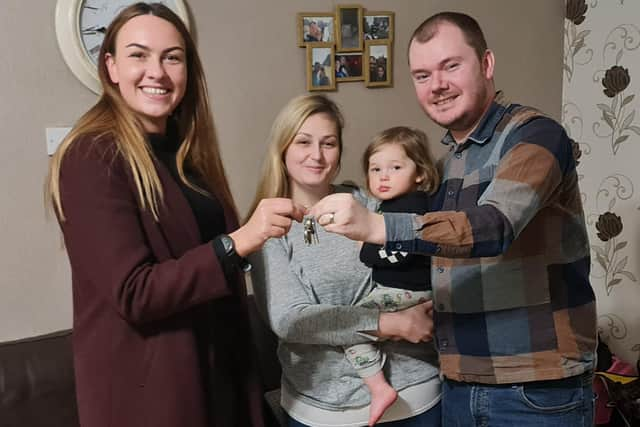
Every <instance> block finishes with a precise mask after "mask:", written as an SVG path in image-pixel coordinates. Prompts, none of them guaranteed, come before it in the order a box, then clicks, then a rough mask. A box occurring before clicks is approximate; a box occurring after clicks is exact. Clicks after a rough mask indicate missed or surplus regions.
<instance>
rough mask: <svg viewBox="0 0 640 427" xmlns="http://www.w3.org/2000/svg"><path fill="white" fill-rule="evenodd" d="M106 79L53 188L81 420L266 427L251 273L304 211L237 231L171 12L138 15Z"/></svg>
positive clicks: (59, 158) (60, 153) (182, 31)
mask: <svg viewBox="0 0 640 427" xmlns="http://www.w3.org/2000/svg"><path fill="white" fill-rule="evenodd" d="M98 74H99V77H100V81H101V83H102V88H103V93H102V95H101V96H100V99H99V100H98V102H97V103H96V104H95V105H94V106H93V107H92V108H91V109H89V111H88V112H87V113H85V114H84V115H83V116H82V117H81V118H80V119H79V120H78V122H77V124H76V125H75V127H74V128H73V129H72V131H71V132H70V134H69V135H68V137H67V138H66V139H65V141H63V143H62V144H61V146H60V147H59V148H58V150H57V152H56V153H55V155H54V156H53V158H52V160H51V165H50V171H49V178H48V182H47V189H46V195H47V198H48V200H49V202H50V204H51V206H52V207H53V209H54V211H55V214H56V216H57V218H58V220H59V223H60V227H61V230H62V233H63V236H64V241H65V246H66V249H67V252H68V256H69V261H70V265H71V273H72V290H73V328H74V333H73V351H74V366H75V374H76V389H77V400H78V410H79V416H80V423H81V424H82V425H83V426H89V427H101V426H104V427H107V426H119V427H127V426H131V427H133V426H136V427H137V426H143V425H145V426H154V427H163V426H165V427H178V426H187V425H188V426H190V427H206V426H234V427H235V426H247V427H248V426H261V425H262V424H263V421H262V414H261V396H260V393H259V389H258V386H257V384H258V383H257V381H256V380H255V376H254V375H253V371H252V370H251V369H250V367H251V366H252V361H251V358H250V354H251V351H249V345H248V336H249V334H248V320H247V313H246V308H245V305H244V293H245V291H244V282H243V276H242V274H241V273H242V270H243V269H244V270H246V269H247V268H248V267H249V265H248V263H247V261H246V259H245V257H246V256H247V255H248V254H250V253H251V252H253V251H255V250H257V249H259V248H260V247H261V246H262V244H263V243H264V242H265V241H266V240H267V239H268V238H270V237H278V236H281V235H283V234H285V233H286V232H287V231H288V229H289V227H290V225H291V222H292V219H298V220H300V219H301V216H302V209H301V208H300V207H297V206H295V205H294V204H293V203H292V202H291V201H290V200H286V199H269V200H264V201H262V202H261V203H259V204H258V205H257V206H256V209H255V214H254V215H253V216H252V217H251V218H250V219H249V220H248V221H247V222H246V224H245V225H243V226H242V227H239V228H238V224H237V216H236V211H235V207H234V203H233V199H232V197H231V194H230V191H229V185H228V182H227V179H226V176H225V172H224V168H223V165H222V162H221V159H220V152H219V148H218V143H217V140H216V135H215V131H214V125H213V119H212V116H211V111H210V107H209V102H208V98H207V86H206V82H205V78H204V73H203V71H202V66H201V63H200V59H199V56H198V53H197V51H196V48H195V45H194V42H193V40H192V38H191V36H190V34H189V31H188V30H187V28H186V27H185V25H184V24H183V22H182V21H181V20H180V19H179V18H178V16H177V15H175V13H173V12H172V11H171V10H170V9H168V8H167V7H165V6H163V5H162V4H159V3H154V4H145V3H137V4H134V5H132V6H129V7H127V8H125V9H124V10H123V11H122V12H121V13H120V14H119V15H118V16H117V17H116V18H115V19H114V21H113V22H112V23H111V25H110V26H109V28H108V29H107V31H106V34H105V38H104V42H103V44H102V48H101V51H100V56H99V62H98ZM245 338H246V340H245Z"/></svg>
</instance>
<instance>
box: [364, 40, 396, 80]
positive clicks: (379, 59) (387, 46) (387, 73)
mask: <svg viewBox="0 0 640 427" xmlns="http://www.w3.org/2000/svg"><path fill="white" fill-rule="evenodd" d="M364 59H365V86H367V87H388V86H391V81H392V80H391V74H392V70H393V63H392V56H391V43H389V42H387V41H384V42H383V41H378V40H367V41H366V42H365V51H364Z"/></svg>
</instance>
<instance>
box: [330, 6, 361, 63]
mask: <svg viewBox="0 0 640 427" xmlns="http://www.w3.org/2000/svg"><path fill="white" fill-rule="evenodd" d="M362 24H363V11H362V6H360V5H355V4H351V5H338V6H336V48H337V51H338V52H361V51H362V46H363V36H362Z"/></svg>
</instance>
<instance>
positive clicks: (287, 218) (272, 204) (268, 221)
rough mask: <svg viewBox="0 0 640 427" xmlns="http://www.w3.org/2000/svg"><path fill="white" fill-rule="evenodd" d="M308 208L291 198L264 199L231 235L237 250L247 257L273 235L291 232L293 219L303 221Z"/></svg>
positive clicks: (277, 235) (239, 253)
mask: <svg viewBox="0 0 640 427" xmlns="http://www.w3.org/2000/svg"><path fill="white" fill-rule="evenodd" d="M305 211H306V209H305V208H304V206H301V205H298V204H296V203H294V202H293V201H292V200H291V199H285V198H273V199H262V200H261V201H260V203H258V206H257V207H256V210H255V211H254V212H253V215H251V218H249V220H248V221H247V222H246V223H245V224H244V225H243V226H242V227H240V228H238V229H237V230H236V231H234V232H233V233H230V234H229V236H230V237H231V238H232V239H233V242H234V244H235V247H236V252H237V253H238V255H240V256H241V257H245V256H247V255H249V254H250V253H252V252H255V251H257V250H258V249H260V248H262V245H264V243H265V242H266V241H267V240H268V239H270V238H272V237H282V236H284V235H285V234H287V233H288V232H289V229H290V228H291V223H292V221H293V220H295V221H298V222H300V221H302V217H303V216H304V214H305Z"/></svg>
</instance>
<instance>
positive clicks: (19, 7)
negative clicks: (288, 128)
mask: <svg viewBox="0 0 640 427" xmlns="http://www.w3.org/2000/svg"><path fill="white" fill-rule="evenodd" d="M42 3H43V5H42V6H40V7H34V6H33V4H32V3H31V2H25V1H23V0H2V13H1V14H0V54H1V57H2V61H0V81H2V82H3V90H2V102H1V103H0V124H1V125H2V134H3V140H2V143H0V162H1V166H2V167H0V239H1V240H0V242H1V243H0V272H1V274H0V340H7V339H12V338H19V337H25V336H30V335H35V334H40V333H45V332H49V331H53V330H57V329H61V328H67V327H70V326H71V293H70V275H69V270H68V264H67V261H66V258H65V254H64V251H63V250H62V249H61V244H60V236H59V232H58V230H57V227H56V224H55V223H54V222H52V221H51V220H46V219H45V216H44V211H43V201H42V182H43V179H44V176H45V173H46V168H47V156H46V151H45V142H44V141H45V138H44V132H45V128H46V127H52V126H69V125H71V124H73V122H74V120H75V119H76V118H77V117H78V116H79V115H80V114H81V113H82V112H83V111H85V110H86V109H87V108H88V107H89V106H90V105H91V104H92V103H93V102H95V100H96V97H95V96H94V95H93V94H92V93H91V92H89V91H88V90H87V89H85V88H84V86H82V85H81V84H80V83H79V82H78V81H77V80H76V79H75V77H74V76H73V75H72V74H71V72H70V71H69V70H68V69H67V67H66V65H65V64H64V62H63V61H62V59H61V58H60V55H59V52H58V47H57V44H56V41H55V32H54V26H53V21H54V20H53V12H54V8H55V3H56V2H55V0H48V1H46V2H45V1H42ZM45 3H46V4H45ZM187 3H188V4H189V6H190V8H191V11H192V15H193V16H194V17H195V19H194V21H195V28H196V31H197V38H198V40H199V46H200V53H201V55H202V57H203V61H204V65H205V69H206V70H207V73H208V79H209V85H210V94H211V98H212V104H213V109H214V117H215V119H216V122H217V124H218V131H219V136H220V140H221V143H222V150H223V156H224V161H225V164H226V166H227V172H228V175H229V178H230V180H231V186H232V190H233V192H234V194H235V197H236V201H237V203H238V206H239V207H240V210H241V211H243V212H244V210H245V209H246V208H247V206H248V204H249V202H250V200H251V197H252V194H253V191H254V188H255V183H256V180H257V177H258V169H259V166H260V162H261V160H262V156H263V154H264V151H265V149H264V140H265V136H266V134H267V132H268V130H269V126H270V124H271V122H272V120H273V118H274V117H275V115H276V113H277V111H278V110H279V109H280V108H281V107H282V106H283V105H284V103H285V102H286V101H287V100H288V99H289V98H291V97H293V96H294V95H297V94H299V93H302V92H304V90H305V76H304V58H305V55H304V50H303V49H300V48H298V47H297V46H296V38H295V37H296V35H295V13H296V12H301V11H330V10H332V9H333V7H334V6H335V2H333V1H326V0H313V1H310V0H304V1H302V0H298V1H291V0H269V1H259V0H252V1H249V0H243V1H235V0H216V1H210V0H188V1H187ZM347 3H348V2H347ZM359 4H362V5H363V6H364V7H365V8H367V9H369V10H393V11H394V12H395V13H396V32H395V35H396V44H395V47H396V49H395V52H394V63H395V69H394V87H393V88H385V89H376V90H373V89H366V88H365V87H364V86H363V84H362V83H344V84H341V85H340V86H339V88H338V91H337V92H335V93H332V94H331V95H330V96H331V97H332V98H333V99H335V100H336V101H337V102H338V103H339V104H340V105H341V106H342V107H343V110H344V113H345V116H346V119H347V128H346V130H345V140H346V150H345V158H344V162H343V172H342V178H351V179H356V180H360V179H361V176H360V172H359V168H358V160H359V156H360V153H361V152H362V150H363V148H364V147H365V146H366V144H367V141H368V140H369V138H370V137H371V136H372V135H373V134H374V133H375V132H377V131H379V130H381V129H383V128H385V127H388V126H392V125H398V124H405V125H411V126H416V127H419V128H422V129H424V130H425V131H427V132H428V134H429V135H430V137H431V138H432V141H434V147H435V151H436V153H441V152H442V150H441V148H440V147H439V144H437V143H436V142H435V141H437V140H438V139H439V138H440V136H441V135H442V131H441V130H440V129H438V128H437V127H436V126H434V125H432V124H430V123H428V121H427V119H426V118H425V117H424V115H423V114H422V112H421V111H420V109H419V107H418V106H417V103H416V101H415V97H414V94H413V89H412V86H411V83H410V80H409V75H408V71H407V65H406V56H405V47H406V44H407V41H408V37H409V35H410V33H411V32H412V30H413V29H414V28H415V27H416V26H417V25H418V24H419V23H420V22H421V21H422V20H423V19H424V18H426V17H427V16H428V15H430V14H431V13H434V12H436V11H440V10H445V9H450V10H459V11H465V12H468V13H470V14H472V15H474V16H476V17H477V18H478V20H479V21H480V23H481V25H482V26H483V27H484V29H485V31H486V34H487V38H488V42H489V44H490V46H492V47H493V49H494V50H495V52H496V56H497V76H496V79H497V85H498V87H499V88H502V89H504V90H506V91H507V94H508V96H509V97H511V98H512V99H516V100H518V101H519V102H525V103H529V104H532V105H535V106H538V107H539V108H542V109H544V110H546V111H547V112H549V113H550V114H552V115H553V116H555V117H558V118H559V116H560V106H561V93H562V91H561V84H562V74H561V73H562V70H561V66H562V28H563V27H562V19H563V13H564V7H563V5H562V2H558V1H557V0H539V1H536V2H529V1H522V0H520V1H509V2H507V1H503V0H431V1H428V2H425V1H417V0H414V1H411V0H395V1H383V0H363V1H360V2H359ZM96 226H99V224H96Z"/></svg>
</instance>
